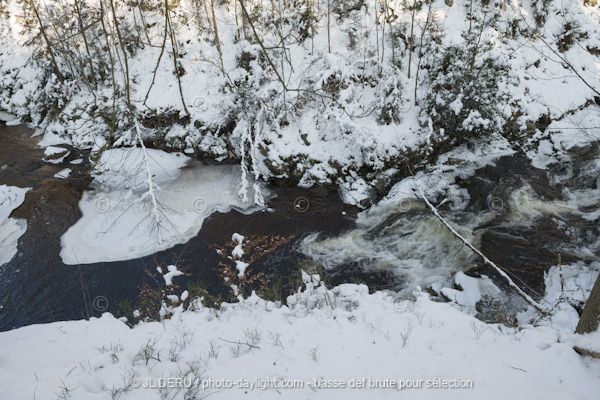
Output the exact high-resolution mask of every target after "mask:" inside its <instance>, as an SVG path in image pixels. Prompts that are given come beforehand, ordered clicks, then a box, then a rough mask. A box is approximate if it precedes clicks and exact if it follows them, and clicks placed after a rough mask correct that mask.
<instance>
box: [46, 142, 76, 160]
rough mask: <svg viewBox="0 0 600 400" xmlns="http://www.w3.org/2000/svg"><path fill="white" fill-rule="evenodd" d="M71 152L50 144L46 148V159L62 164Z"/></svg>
mask: <svg viewBox="0 0 600 400" xmlns="http://www.w3.org/2000/svg"><path fill="white" fill-rule="evenodd" d="M69 154H70V151H69V150H67V149H64V148H62V147H56V146H48V147H46V149H45V150H44V161H46V162H49V163H52V164H60V163H62V162H63V160H64V159H65V158H66V157H67V156H68V155H69Z"/></svg>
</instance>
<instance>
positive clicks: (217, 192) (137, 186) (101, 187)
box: [61, 148, 259, 265]
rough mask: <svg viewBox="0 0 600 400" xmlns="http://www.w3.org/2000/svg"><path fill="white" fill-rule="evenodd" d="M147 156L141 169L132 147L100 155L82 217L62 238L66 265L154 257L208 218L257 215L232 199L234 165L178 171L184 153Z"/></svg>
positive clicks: (152, 152)
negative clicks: (231, 213) (233, 212)
mask: <svg viewBox="0 0 600 400" xmlns="http://www.w3.org/2000/svg"><path fill="white" fill-rule="evenodd" d="M147 155H148V160H149V162H148V165H145V164H146V163H145V162H144V157H143V155H142V150H141V149H138V148H134V149H113V150H108V151H106V152H104V153H103V155H102V158H101V160H100V162H99V168H98V170H97V171H96V172H95V177H94V181H93V182H92V187H93V188H94V189H95V190H92V191H87V192H85V193H84V194H83V196H82V199H81V201H80V203H79V207H80V209H81V211H82V213H83V217H82V218H81V219H80V220H79V221H78V222H77V223H76V224H75V225H74V226H72V227H71V228H70V229H69V230H68V231H67V232H66V233H65V234H64V235H63V237H62V239H61V243H62V250H61V257H62V259H63V261H64V262H65V264H69V265H74V264H77V263H80V264H90V263H95V262H108V261H118V260H131V259H134V258H139V257H143V256H146V255H150V254H154V253H156V252H158V251H162V250H166V249H168V248H171V247H173V246H174V245H176V244H180V243H185V242H187V241H188V240H190V239H191V238H193V237H194V236H196V235H197V234H198V232H199V231H200V229H201V227H202V224H203V222H204V220H205V219H206V218H207V217H208V216H209V215H210V214H212V213H213V212H217V211H218V212H228V211H230V210H231V209H232V208H235V209H237V210H239V211H241V212H245V213H250V212H253V211H256V210H258V209H259V207H256V206H255V205H254V204H252V203H244V202H242V201H241V200H240V199H239V198H238V196H237V188H238V187H239V185H240V180H241V178H240V176H239V173H238V172H239V169H238V168H237V167H234V166H205V165H201V164H200V163H199V162H195V163H192V164H191V165H190V166H187V167H185V168H183V167H184V166H186V164H187V163H188V162H189V161H190V159H189V158H188V157H186V156H184V155H183V154H179V153H177V154H173V153H171V154H170V153H166V152H163V151H160V150H147ZM148 171H150V172H149V174H150V176H151V179H149V177H148ZM149 182H152V183H151V185H152V188H153V190H152V193H151V194H150V191H149V186H150V184H149ZM249 198H253V196H252V195H251V196H249Z"/></svg>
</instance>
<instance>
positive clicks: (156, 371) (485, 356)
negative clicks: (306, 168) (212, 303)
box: [0, 277, 600, 400]
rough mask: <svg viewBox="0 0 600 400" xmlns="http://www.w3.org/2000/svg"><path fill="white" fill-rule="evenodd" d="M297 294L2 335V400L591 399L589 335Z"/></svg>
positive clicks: (332, 293) (389, 302) (310, 284)
mask: <svg viewBox="0 0 600 400" xmlns="http://www.w3.org/2000/svg"><path fill="white" fill-rule="evenodd" d="M305 282H306V283H307V286H306V290H304V291H302V292H300V293H298V294H296V295H294V296H291V297H290V298H289V299H288V303H289V304H290V306H289V307H288V306H279V305H277V304H275V303H270V302H266V301H263V300H261V299H260V298H258V297H257V296H255V295H253V296H251V297H250V298H248V299H245V300H243V301H242V302H240V303H235V304H224V305H223V307H222V309H221V310H217V311H215V310H213V309H208V308H204V307H202V306H201V305H200V304H197V310H196V311H193V312H192V311H186V312H182V311H181V310H175V314H174V315H173V316H172V317H171V318H170V319H166V320H163V321H161V322H147V323H140V324H138V325H137V326H135V327H134V328H133V329H131V328H129V327H127V325H126V324H125V323H123V322H121V321H119V320H118V319H115V318H114V317H113V316H112V315H110V314H104V315H103V316H102V317H101V318H92V319H91V320H89V321H71V322H55V323H51V324H45V325H36V326H28V327H24V328H19V329H16V330H13V331H9V332H3V333H0V345H1V346H2V347H1V348H2V363H1V364H0V386H1V387H2V388H3V393H4V396H6V397H7V398H10V399H11V400H21V399H23V400H24V399H31V398H34V397H35V398H47V397H48V396H52V394H53V393H54V394H61V393H64V392H65V390H66V391H67V392H68V394H69V395H70V398H74V399H88V398H89V399H92V398H94V399H107V400H108V399H111V392H112V393H117V394H119V393H120V392H119V389H121V392H123V390H124V389H126V391H125V392H123V393H122V394H123V395H124V397H123V398H127V399H132V400H136V399H140V400H142V399H143V400H152V399H157V400H158V399H160V398H161V393H162V394H163V395H164V394H165V393H168V394H169V397H168V398H169V399H174V400H182V399H184V398H185V399H190V398H201V397H202V396H205V395H208V394H211V395H210V397H212V398H216V399H231V398H237V397H245V398H248V399H254V398H261V399H280V398H288V397H289V398H310V399H334V398H335V399H338V398H339V399H364V398H365V397H368V398H377V399H388V398H389V399H397V398H398V396H401V397H402V398H403V399H440V398H444V399H478V400H479V399H483V398H485V399H498V400H500V399H502V400H504V399H533V398H543V399H557V400H564V399H585V400H592V399H595V398H596V397H597V394H598V393H599V392H600V379H598V378H599V376H600V361H598V360H592V359H589V358H584V357H581V356H579V355H578V354H577V353H575V351H574V350H573V349H572V345H571V344H570V343H572V342H573V343H574V342H578V343H580V344H585V343H588V342H589V341H590V340H591V339H592V338H593V337H594V336H591V335H590V336H589V337H588V336H578V335H572V334H566V333H565V334H562V335H561V336H557V334H556V331H554V330H553V329H551V328H549V327H534V326H526V327H524V328H519V329H517V328H507V327H504V326H500V325H486V324H484V323H483V322H480V321H478V320H476V319H474V318H473V317H471V316H469V315H467V314H464V313H461V312H459V311H457V310H455V309H454V308H452V307H450V306H449V305H447V304H442V303H435V302H433V301H431V300H430V299H429V297H428V295H426V294H424V293H419V294H418V295H417V297H416V298H415V300H413V301H411V306H410V307H409V308H407V309H404V310H401V309H399V308H398V307H397V303H396V302H395V297H394V296H393V294H392V293H385V292H376V293H373V294H369V291H368V288H367V287H366V286H364V285H354V284H345V285H341V286H338V287H336V288H333V289H332V290H326V289H325V288H324V287H323V286H322V285H321V284H320V283H319V280H318V279H316V278H315V277H309V279H306V277H305ZM191 367H192V368H191ZM442 382H445V384H446V385H453V386H458V388H452V389H450V388H446V389H444V388H442V387H441V386H442V385H443V384H444V383H442ZM127 383H129V386H128V385H127ZM285 384H290V385H292V386H295V388H284V387H282V386H283V385H285ZM327 385H330V386H337V388H325V387H326V386H327ZM361 385H364V386H362V387H361ZM223 386H226V388H223ZM227 386H230V387H227ZM340 386H342V387H340ZM377 386H378V387H377ZM436 386H437V387H436ZM409 387H411V388H409ZM461 387H462V388H461ZM186 393H187V394H186ZM194 395H195V396H197V397H194ZM162 398H164V397H162Z"/></svg>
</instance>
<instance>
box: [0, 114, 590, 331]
mask: <svg viewBox="0 0 600 400" xmlns="http://www.w3.org/2000/svg"><path fill="white" fill-rule="evenodd" d="M31 135H32V131H31V130H30V129H29V128H27V127H25V126H23V125H20V126H10V127H8V126H5V125H4V123H1V122H0V167H2V166H6V167H5V168H2V169H0V184H6V185H11V186H18V187H22V188H24V187H30V188H32V190H30V191H29V192H28V193H27V195H26V198H25V202H24V203H23V205H22V206H21V207H19V208H18V209H16V210H15V211H14V212H13V213H12V215H11V217H13V218H22V219H25V220H26V221H27V231H26V233H25V234H24V235H23V236H22V237H21V238H20V240H19V244H18V249H19V250H18V254H17V255H16V256H15V257H14V258H13V259H12V260H11V261H10V262H9V263H8V264H6V265H4V266H2V267H0V305H1V306H2V308H1V309H0V331H2V330H9V329H13V328H16V327H20V326H24V325H30V324H36V323H46V322H51V321H58V320H71V319H81V318H86V317H89V316H90V313H91V315H94V316H100V315H101V311H104V310H105V311H110V312H113V313H115V314H118V313H119V310H120V306H121V304H122V302H123V301H124V300H129V301H131V302H135V300H136V299H137V298H138V296H139V294H140V288H141V287H142V286H143V285H144V284H150V285H152V284H153V279H152V278H151V277H149V276H148V274H147V272H146V271H147V270H152V271H154V270H155V269H156V266H157V265H161V266H167V265H171V264H177V266H178V267H179V268H180V269H185V271H186V273H187V276H186V277H181V278H177V279H178V281H177V283H178V284H179V285H180V286H181V287H182V289H185V288H186V282H202V284H203V287H206V288H209V289H212V290H214V293H215V294H218V293H219V290H222V285H220V284H221V283H222V280H221V278H220V277H219V276H218V274H217V272H215V267H216V266H217V265H218V264H219V262H220V261H221V260H222V259H221V258H220V257H219V255H218V254H217V253H216V251H215V249H214V246H215V245H219V246H222V245H224V244H225V243H226V242H228V241H229V240H230V239H231V236H232V234H233V233H236V232H237V233H240V234H243V235H246V236H252V235H257V236H286V237H288V236H293V239H292V240H291V241H289V242H288V243H287V244H286V245H284V246H281V247H279V248H278V249H277V250H275V251H274V252H271V253H269V254H268V255H266V256H264V257H262V258H260V259H258V260H256V261H255V262H254V263H253V264H252V266H251V268H253V269H256V270H258V271H263V272H265V273H266V274H267V275H268V276H270V277H273V276H281V277H283V286H284V292H286V291H291V290H293V289H294V288H292V287H290V283H289V282H288V278H289V277H290V276H292V275H293V274H294V273H295V272H296V271H297V269H298V268H297V266H298V264H300V263H302V262H303V261H305V260H306V259H307V256H306V255H304V254H305V253H306V252H304V253H303V252H301V251H300V249H299V248H300V243H301V241H302V239H304V238H305V237H307V236H309V235H311V234H314V233H318V234H319V238H318V241H320V242H326V241H327V240H328V239H329V238H336V237H338V236H339V235H344V234H345V235H347V236H348V237H352V235H354V236H353V237H354V239H353V241H352V246H355V247H357V249H355V250H356V252H360V253H361V254H360V255H359V256H355V255H351V256H348V255H346V256H345V257H338V254H339V252H338V250H343V249H335V251H330V254H321V257H320V259H319V261H320V262H323V263H324V264H325V265H329V269H328V272H329V273H330V274H331V276H330V277H329V279H330V281H329V283H331V284H338V283H342V282H364V283H367V284H368V285H369V286H370V288H371V289H382V288H390V289H397V288H401V287H402V286H403V285H404V284H405V283H406V281H407V279H409V277H407V276H403V275H402V273H398V272H397V270H398V269H401V268H402V266H401V265H402V264H401V263H402V261H403V260H404V259H407V258H419V257H420V259H422V260H426V261H427V262H429V263H431V264H436V265H437V264H438V263H441V264H448V265H452V268H454V270H469V271H470V272H471V273H472V274H474V275H478V274H485V275H489V276H491V277H492V278H497V277H496V276H495V273H494V272H493V271H492V270H490V268H488V267H486V266H484V265H482V263H481V262H480V260H478V259H477V258H476V257H472V254H468V250H466V249H464V248H463V247H462V246H461V245H460V243H456V242H455V241H454V239H453V238H452V237H451V236H448V235H447V232H446V233H445V236H444V235H441V236H440V235H438V233H437V232H439V231H440V229H443V228H441V227H440V224H439V221H435V220H432V219H431V218H430V217H431V215H430V214H429V213H428V212H427V211H425V210H423V209H420V210H419V209H417V210H415V211H412V210H411V211H409V212H391V213H389V215H387V217H386V218H384V219H383V220H381V219H380V220H378V223H377V224H375V225H373V226H358V225H357V223H356V217H357V214H358V213H359V212H360V211H361V210H359V209H358V208H356V207H352V206H349V205H346V204H344V203H343V202H342V201H341V200H340V196H339V194H338V192H337V190H336V189H335V188H333V187H327V186H320V187H316V188H314V189H310V190H303V189H299V188H295V187H279V186H271V187H270V189H271V190H272V191H273V192H274V193H275V195H276V197H275V198H273V199H271V200H270V202H269V207H270V208H271V209H272V212H256V213H254V214H250V215H244V214H242V213H240V212H237V211H235V210H234V211H231V212H229V213H226V214H221V213H215V214H213V215H212V216H211V217H209V218H208V219H207V220H206V221H205V222H204V224H203V226H202V230H201V232H200V233H199V234H198V236H196V237H195V238H193V239H192V240H190V241H189V242H188V243H187V244H185V245H177V246H174V247H173V248H171V249H169V250H166V251H161V252H158V253H156V254H153V255H152V256H148V257H143V258H139V259H135V260H129V261H120V262H107V263H97V264H87V265H82V266H69V265H65V264H64V263H63V262H62V260H61V257H60V255H59V253H60V250H61V244H60V240H61V236H62V235H63V234H64V233H65V232H66V231H67V229H69V227H71V226H72V225H73V224H75V222H77V220H78V219H79V218H80V217H81V213H80V211H79V207H78V204H79V200H80V198H81V195H82V193H83V191H84V190H87V189H88V188H89V184H90V182H91V178H90V176H89V171H90V168H91V167H90V164H89V161H88V155H89V154H88V153H87V152H85V151H78V150H75V149H70V150H71V153H70V155H69V156H68V157H67V158H66V159H65V160H64V161H63V162H62V163H61V164H59V165H54V164H49V163H47V162H44V161H43V160H42V157H43V149H42V148H41V147H39V146H38V145H37V143H38V141H39V138H35V137H31ZM62 147H65V146H62ZM573 156H574V158H573V159H574V160H577V161H576V162H573V163H572V164H571V165H569V166H568V167H569V171H570V172H569V173H571V174H572V175H573V176H574V177H575V178H577V179H564V180H563V181H560V179H559V182H558V183H557V181H556V179H554V180H553V179H552V178H553V177H554V178H555V177H560V176H564V175H565V174H566V172H565V171H563V170H561V168H558V167H557V168H555V169H554V170H553V169H551V168H550V169H549V170H547V171H543V170H539V169H536V168H533V167H531V165H530V163H529V161H528V160H527V159H526V157H524V156H519V155H517V156H511V157H503V158H501V159H500V160H498V162H496V164H495V165H493V166H489V167H486V168H483V169H481V170H480V171H478V172H477V173H476V175H475V176H473V177H471V178H468V179H465V180H462V181H460V182H458V184H459V185H460V186H461V187H463V188H465V189H467V190H468V192H469V195H470V201H469V204H468V206H467V207H466V208H464V209H463V210H461V211H460V212H451V211H450V210H444V213H445V215H447V216H448V217H449V218H451V219H452V221H454V222H456V223H458V224H460V225H461V226H466V227H468V228H469V229H470V230H471V231H472V232H473V233H474V234H475V235H476V236H477V245H479V246H480V248H481V249H482V251H483V252H484V253H485V254H486V255H487V256H488V257H489V258H490V259H492V260H493V261H494V262H496V263H498V264H499V265H502V266H503V267H505V268H506V269H507V270H508V272H509V273H510V274H511V275H513V277H515V278H516V279H518V280H519V282H522V283H524V284H526V285H527V287H528V291H529V289H531V291H530V294H531V295H532V296H534V297H539V294H540V293H543V290H544V285H543V278H544V272H545V271H547V270H548V268H550V267H551V266H552V265H556V263H557V257H558V254H561V257H562V261H563V262H564V263H569V262H583V263H590V262H592V261H594V260H597V255H598V250H599V249H598V247H599V246H598V243H599V241H598V237H599V236H600V232H599V228H598V224H597V221H588V220H586V219H585V218H583V217H582V216H584V215H585V213H586V212H587V211H593V210H596V209H598V206H599V205H600V202H598V204H596V205H594V203H593V202H592V204H591V205H590V204H588V203H589V202H588V203H586V205H585V206H583V205H582V206H581V207H579V209H576V210H571V211H569V210H567V211H561V210H559V211H556V210H554V211H552V210H550V211H548V212H538V211H539V210H538V209H539V208H540V206H539V204H542V205H545V204H549V209H552V205H553V204H555V203H556V202H557V201H560V200H561V199H563V197H564V188H565V187H568V188H571V189H572V190H595V189H598V187H597V185H598V180H600V179H598V174H597V171H595V170H594V169H593V168H592V170H591V171H590V168H589V164H590V163H591V162H592V161H593V160H594V159H597V157H598V149H597V147H592V148H589V149H587V150H585V151H581V152H579V153H577V154H573ZM79 158H82V159H84V160H85V161H84V162H83V163H81V164H78V165H71V164H70V161H72V160H75V159H79ZM67 167H68V168H71V169H72V170H73V172H72V173H71V175H70V177H69V178H67V179H65V180H61V179H56V178H54V174H55V173H57V172H58V171H60V170H62V169H64V168H67ZM584 170H585V171H584ZM523 187H527V188H528V191H527V192H526V193H525V194H523V195H522V196H521V197H518V196H517V195H518V193H519V190H521V191H522V189H523ZM490 193H491V194H493V196H494V197H493V198H494V199H498V200H499V201H500V203H501V205H502V207H496V208H497V209H495V210H494V214H493V215H492V216H490V217H488V218H484V219H482V218H480V216H481V215H482V214H485V213H489V212H490V203H489V201H490ZM298 198H305V199H307V200H308V202H309V204H310V206H309V208H308V210H307V211H306V212H298V210H297V209H296V208H295V206H294V204H295V202H296V201H297V199H298ZM518 198H521V199H522V200H523V203H524V205H523V204H521V205H520V203H518V201H516V200H515V199H518ZM511 199H512V200H511ZM563 200H564V199H563ZM515 202H516V203H515ZM515 204H516V205H515ZM535 204H538V206H534V205H535ZM528 207H529V208H531V210H533V211H531V210H529V212H528V211H527V210H528ZM536 207H537V208H536ZM585 207H587V209H585ZM492 208H494V207H492ZM516 208H519V210H516ZM542 208H543V207H542ZM554 208H556V207H554ZM534 209H535V210H534ZM536 210H537V211H536ZM303 211H304V210H303ZM516 211H519V212H516ZM486 215H487V214H486ZM423 224H429V225H430V226H429V231H428V230H427V229H425V230H423V229H421V228H422V225H423ZM411 226H415V227H421V228H419V229H417V228H414V229H413V228H410V227H411ZM565 226H568V227H570V228H569V229H565ZM418 232H420V233H418ZM423 232H425V233H423ZM428 232H430V233H431V234H430V233H428ZM418 235H425V236H423V237H419V236H418ZM436 235H437V236H436ZM411 238H412V239H411ZM409 240H413V242H415V244H414V245H412V247H410V246H409V247H406V246H404V247H402V246H399V244H403V243H405V242H407V241H409ZM449 243H452V244H451V245H450V244H449ZM425 245H426V246H425ZM340 246H343V245H340ZM352 246H350V247H352ZM356 252H355V253H353V254H356ZM419 252H420V253H419ZM458 252H467V254H464V256H457V254H458ZM317 258H319V257H317ZM383 258H385V259H386V260H387V261H386V262H385V263H383V262H382V261H381V260H382V259H383ZM390 259H391V260H392V261H390ZM390 265H391V266H392V267H394V268H396V271H394V270H393V268H391V267H390ZM422 274H425V275H426V274H427V271H425V272H422ZM495 281H496V283H497V284H499V286H501V287H502V286H503V282H502V280H501V279H496V280H495ZM220 287H221V289H220ZM96 298H102V299H105V300H106V301H105V302H103V303H102V304H101V307H100V310H98V309H93V308H91V307H89V306H86V304H87V302H88V301H92V302H93V301H94V299H96Z"/></svg>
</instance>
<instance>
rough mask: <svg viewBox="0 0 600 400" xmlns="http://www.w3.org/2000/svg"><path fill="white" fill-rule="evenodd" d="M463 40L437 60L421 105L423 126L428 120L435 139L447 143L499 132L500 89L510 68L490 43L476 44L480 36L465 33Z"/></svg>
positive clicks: (503, 100)
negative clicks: (429, 85)
mask: <svg viewBox="0 0 600 400" xmlns="http://www.w3.org/2000/svg"><path fill="white" fill-rule="evenodd" d="M464 39H465V42H464V44H462V45H453V46H449V47H448V48H446V50H445V51H444V52H443V53H442V54H441V55H440V57H439V58H438V59H437V60H436V64H435V65H434V66H433V70H432V71H431V75H430V76H431V88H430V91H429V92H428V94H427V97H426V99H425V102H424V105H423V110H424V117H425V118H423V119H422V123H423V125H427V124H428V123H429V122H430V123H431V126H430V129H432V130H433V132H434V133H435V134H436V135H437V138H438V140H439V141H440V142H442V143H446V144H447V145H450V146H455V145H460V144H462V143H464V142H466V141H468V140H471V139H476V138H482V137H485V136H488V135H490V134H491V133H493V132H495V131H498V130H499V129H500V128H501V127H502V125H503V114H502V106H503V105H504V104H505V103H506V102H507V100H508V97H507V94H506V93H505V92H504V91H503V89H502V88H503V86H502V84H503V83H504V82H505V81H506V80H507V78H508V71H509V68H508V65H507V64H506V62H505V60H503V59H502V58H500V57H498V56H497V55H496V54H494V52H493V51H492V50H491V45H490V44H489V43H488V44H485V45H481V44H479V40H480V38H477V37H474V35H469V34H465V35H464ZM484 49H485V50H487V51H484Z"/></svg>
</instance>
